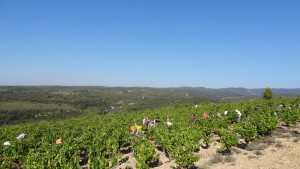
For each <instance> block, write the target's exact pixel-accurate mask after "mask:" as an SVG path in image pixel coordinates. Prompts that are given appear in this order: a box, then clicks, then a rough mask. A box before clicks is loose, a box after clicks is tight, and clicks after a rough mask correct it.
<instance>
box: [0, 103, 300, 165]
mask: <svg viewBox="0 0 300 169" xmlns="http://www.w3.org/2000/svg"><path fill="white" fill-rule="evenodd" d="M281 101H282V100H276V99H273V100H259V101H249V102H237V103H220V104H203V105H201V107H199V108H197V110H196V111H195V109H194V107H193V106H191V105H184V106H180V105H178V106H177V107H176V108H175V107H165V108H160V109H155V110H146V111H139V112H131V113H128V112H124V113H120V114H106V115H99V114H96V113H94V114H89V115H86V116H81V117H77V118H72V119H67V120H66V119H65V120H57V121H48V122H45V121H44V122H35V123H28V124H21V125H12V126H5V127H0V143H1V144H0V168H8V169H10V168H22V167H24V168H33V169H34V168H81V166H82V165H87V166H88V167H89V168H96V169H97V168H101V169H102V168H104V169H105V168H112V167H115V166H116V165H117V164H118V162H119V160H120V159H121V156H122V153H121V152H122V151H121V149H122V148H128V146H131V147H132V148H133V150H134V153H135V154H134V157H135V158H136V161H137V163H136V167H137V168H149V164H151V163H152V162H154V161H156V160H157V159H158V158H159V156H158V155H157V154H156V153H155V147H162V149H163V150H164V152H165V153H167V154H169V155H170V159H174V160H175V162H176V164H177V165H178V166H179V167H184V168H189V167H190V166H193V165H194V163H195V162H196V161H198V160H199V157H198V156H197V155H196V154H195V153H194V152H196V151H199V150H200V148H201V146H200V144H199V143H200V140H203V141H204V143H205V144H206V145H209V144H210V140H211V136H212V135H213V133H214V134H216V133H218V134H219V135H220V136H221V140H220V141H221V144H222V149H223V150H228V149H230V147H232V146H235V145H236V144H237V143H238V138H237V134H238V133H240V134H241V135H242V137H243V138H244V139H245V140H246V141H250V140H253V139H255V138H257V137H258V136H261V135H268V134H271V133H272V131H274V129H275V128H276V125H278V122H280V120H281V121H284V122H285V123H286V124H289V125H292V124H293V123H295V122H296V121H297V120H300V109H299V108H297V107H295V106H291V109H287V110H285V109H284V110H283V111H282V116H281V117H280V118H279V117H276V116H275V115H274V111H275V110H276V105H278V104H279V103H281ZM284 101H285V103H286V105H295V104H298V103H299V99H285V100H284ZM255 105H259V107H260V109H259V111H257V112H252V110H253V107H254V106H255ZM234 109H239V110H243V120H242V122H241V123H236V118H237V117H236V113H235V112H234V111H232V110H234ZM210 110H212V114H211V116H210V117H208V118H206V119H202V118H201V115H202V113H203V112H208V111H210ZM225 110H228V111H229V113H228V115H226V116H225V115H223V114H222V118H221V119H219V120H217V119H216V118H215V114H216V113H217V111H218V112H224V111H225ZM191 112H195V117H196V123H191V122H190V114H191ZM144 116H147V117H149V118H150V119H151V120H154V119H155V118H156V117H157V116H159V117H160V120H161V122H160V123H157V124H156V125H155V127H152V128H147V129H144V131H143V132H141V135H140V137H138V138H137V137H135V136H131V135H130V134H129V131H128V129H129V125H130V124H132V123H137V125H141V123H142V119H143V117H144ZM168 118H169V119H170V121H171V122H172V123H173V125H172V127H168V126H167V124H166V120H167V119H168ZM20 133H26V135H27V136H26V138H24V139H22V140H20V141H19V140H16V137H17V136H18V135H19V134H20ZM58 137H59V138H62V139H63V142H62V143H61V144H55V140H56V138H58ZM150 138H151V139H150ZM148 140H154V141H148ZM5 141H11V145H10V146H4V145H3V143H4V142H5ZM83 150H84V152H85V153H84V154H85V155H84V156H83V158H84V159H85V160H84V161H85V162H80V161H79V156H80V155H81V152H82V151H83ZM200 151H201V150H200Z"/></svg>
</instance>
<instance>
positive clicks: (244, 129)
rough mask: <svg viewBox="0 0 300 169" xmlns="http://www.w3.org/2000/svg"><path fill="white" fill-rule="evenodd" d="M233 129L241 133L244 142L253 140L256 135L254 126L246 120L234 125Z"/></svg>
mask: <svg viewBox="0 0 300 169" xmlns="http://www.w3.org/2000/svg"><path fill="white" fill-rule="evenodd" d="M235 130H236V131H237V132H238V133H240V134H241V135H242V137H243V139H245V141H246V142H249V141H251V140H254V139H256V138H257V137H258V133H257V131H256V127H255V126H254V125H253V124H252V123H250V121H247V120H244V121H243V122H242V123H241V124H240V125H238V126H236V129H235Z"/></svg>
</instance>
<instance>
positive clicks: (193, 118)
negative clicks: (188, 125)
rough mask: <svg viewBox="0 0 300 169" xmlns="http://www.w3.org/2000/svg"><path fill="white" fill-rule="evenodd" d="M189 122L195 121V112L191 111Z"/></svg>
mask: <svg viewBox="0 0 300 169" xmlns="http://www.w3.org/2000/svg"><path fill="white" fill-rule="evenodd" d="M191 122H192V123H195V122H196V119H195V113H192V114H191Z"/></svg>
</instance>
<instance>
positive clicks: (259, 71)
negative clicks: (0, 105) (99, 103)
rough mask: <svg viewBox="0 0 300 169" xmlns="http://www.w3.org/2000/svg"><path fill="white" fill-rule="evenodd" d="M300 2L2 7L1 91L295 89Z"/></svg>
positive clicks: (177, 0) (55, 1) (168, 0)
mask: <svg viewBox="0 0 300 169" xmlns="http://www.w3.org/2000/svg"><path fill="white" fill-rule="evenodd" d="M299 9H300V1H299V0H294V1H293V0H287V1H283V0H264V1H261V0H251V1H248V0H236V1H235V0H209V1H208V0H207V1H204V0H188V1H183V0H145V1H144V0H143V1H141V0H136V1H133V0H128V1H124V0H119V1H117V0H109V1H108V0H106V1H100V0H99V1H98V0H97V1H75V0H72V1H71V0H69V1H67V0H62V1H61V0H51V1H50V0H49V1H47V0H43V1H39V0H36V1H32V0H26V1H21V0H20V1H16V0H2V1H0V85H93V86H94V85H99V86H148V87H178V86H193V87H200V86H203V87H209V88H221V87H246V88H264V87H267V86H269V87H273V88H275V87H276V88H277V87H282V88H299V87H300V78H299V77H300V10H299Z"/></svg>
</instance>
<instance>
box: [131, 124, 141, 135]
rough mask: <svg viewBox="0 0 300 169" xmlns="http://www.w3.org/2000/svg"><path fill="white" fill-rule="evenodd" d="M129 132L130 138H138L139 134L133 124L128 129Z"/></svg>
mask: <svg viewBox="0 0 300 169" xmlns="http://www.w3.org/2000/svg"><path fill="white" fill-rule="evenodd" d="M129 132H130V134H131V135H132V136H136V137H140V133H139V131H138V130H137V128H136V125H135V124H131V125H130V127H129Z"/></svg>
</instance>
